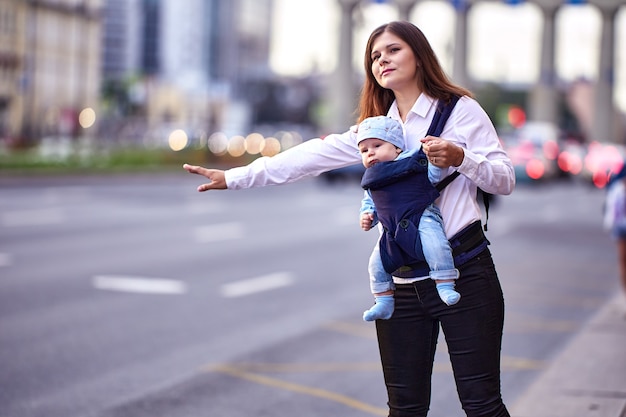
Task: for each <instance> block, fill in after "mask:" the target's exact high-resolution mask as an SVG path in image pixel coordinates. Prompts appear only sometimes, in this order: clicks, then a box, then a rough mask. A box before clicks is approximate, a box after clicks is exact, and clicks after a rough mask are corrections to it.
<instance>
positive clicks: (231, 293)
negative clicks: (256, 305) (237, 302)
mask: <svg viewBox="0 0 626 417" xmlns="http://www.w3.org/2000/svg"><path fill="white" fill-rule="evenodd" d="M293 281H294V280H293V276H292V275H291V274H290V273H289V272H276V273H274V274H269V275H262V276H260V277H256V278H250V279H246V280H243V281H237V282H232V283H230V284H225V285H222V288H221V294H222V296H223V297H228V298H233V297H242V296H244V295H250V294H254V293H258V292H262V291H268V290H273V289H275V288H280V287H286V286H288V285H291V284H292V283H293Z"/></svg>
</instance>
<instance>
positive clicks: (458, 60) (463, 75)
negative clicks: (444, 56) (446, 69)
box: [452, 0, 470, 88]
mask: <svg viewBox="0 0 626 417" xmlns="http://www.w3.org/2000/svg"><path fill="white" fill-rule="evenodd" d="M453 3H454V9H455V12H456V25H455V29H454V56H453V58H452V80H453V81H454V82H455V83H456V84H458V85H460V86H462V87H465V88H468V87H469V84H470V82H469V77H468V75H467V16H468V13H469V8H470V4H469V3H468V2H467V1H465V0H461V1H455V2H453Z"/></svg>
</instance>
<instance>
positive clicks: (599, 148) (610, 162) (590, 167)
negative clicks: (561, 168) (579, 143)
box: [581, 141, 626, 188]
mask: <svg viewBox="0 0 626 417" xmlns="http://www.w3.org/2000/svg"><path fill="white" fill-rule="evenodd" d="M625 157H626V148H625V147H624V146H623V145H618V144H614V143H601V142H597V141H593V142H591V143H589V145H588V147H587V153H586V155H585V158H584V163H583V169H582V172H581V176H582V177H583V178H584V179H587V180H589V181H591V182H592V183H593V185H595V186H596V187H598V188H604V187H605V186H606V184H607V183H608V181H609V179H610V178H611V176H612V175H615V174H617V173H618V172H619V171H620V170H621V169H622V166H623V165H624V159H625Z"/></svg>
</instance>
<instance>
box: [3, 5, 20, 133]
mask: <svg viewBox="0 0 626 417" xmlns="http://www.w3.org/2000/svg"><path fill="white" fill-rule="evenodd" d="M25 11H26V4H25V3H24V2H22V1H20V0H0V138H9V137H13V136H15V135H16V134H17V132H19V130H20V127H21V120H22V117H23V111H24V95H23V91H22V89H21V86H20V81H21V72H22V69H23V68H24V54H25V46H24V41H25V36H24V33H25V23H24V22H25Z"/></svg>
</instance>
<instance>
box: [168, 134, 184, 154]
mask: <svg viewBox="0 0 626 417" xmlns="http://www.w3.org/2000/svg"><path fill="white" fill-rule="evenodd" d="M167 142H168V144H169V145H170V148H171V149H172V150H173V151H180V150H183V149H185V147H186V146H187V144H188V143H189V138H188V137H187V133H185V131H184V130H182V129H176V130H174V131H173V132H172V133H170V136H169V138H168V140H167Z"/></svg>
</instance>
